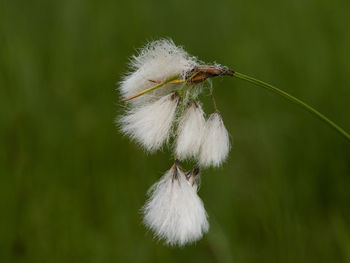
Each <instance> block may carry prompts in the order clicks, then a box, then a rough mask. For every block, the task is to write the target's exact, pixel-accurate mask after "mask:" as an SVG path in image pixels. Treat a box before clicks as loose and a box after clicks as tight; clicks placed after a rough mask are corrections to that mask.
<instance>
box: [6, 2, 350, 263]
mask: <svg viewBox="0 0 350 263" xmlns="http://www.w3.org/2000/svg"><path fill="white" fill-rule="evenodd" d="M349 13H350V2H349V1H348V0H335V1H329V0H290V1H278V0H267V1H261V0H251V1H249V0H248V1H228V0H226V1H209V0H201V1H185V0H179V1H172V2H171V1H161V0H152V1H137V0H128V1H115V0H114V1H113V0H101V1H92V0H91V1H83V0H60V1H35V0H33V1H24V0H21V1H19V0H1V1H0V127H1V128H0V139H1V145H0V179H1V180H0V200H1V201H0V204H1V209H0V211H1V215H0V261H1V262H350V210H349V208H350V207H349V205H350V191H349V185H350V144H349V143H348V142H347V141H346V140H345V139H343V138H342V137H341V136H340V135H339V134H337V133H336V132H335V131H333V130H332V129H330V128H329V127H327V126H326V125H325V124H324V123H322V122H321V121H319V120H318V119H316V118H314V117H313V116H311V115H310V114H309V113H307V112H305V111H303V110H302V109H300V108H299V107H297V106H295V105H293V104H290V103H289V102H287V101H285V100H283V99H282V98H280V97H278V96H276V95H274V94H270V93H268V92H266V91H265V90H263V89H260V88H257V87H254V86H253V85H251V84H249V83H245V82H243V81H240V80H238V79H231V78H218V79H215V80H214V87H215V96H216V99H217V103H218V107H219V108H220V110H221V112H222V115H223V118H224V121H225V124H226V126H227V128H228V129H229V131H230V133H231V135H232V139H233V148H232V151H231V153H230V157H229V160H228V161H227V162H226V163H225V165H224V166H223V167H222V168H220V169H212V170H206V171H204V173H203V178H202V179H203V180H202V187H201V190H200V192H199V194H200V196H201V197H202V199H203V201H204V203H205V206H206V209H207V211H208V213H209V216H210V224H211V228H210V232H209V233H208V234H207V235H206V236H205V237H204V238H203V239H202V240H201V241H199V242H197V243H196V244H195V245H192V246H188V247H185V248H181V249H179V248H168V247H165V246H163V244H162V242H156V241H155V240H153V238H152V233H151V232H149V231H147V230H146V229H145V227H144V226H143V225H142V221H141V214H140V212H139V209H140V207H141V206H142V205H143V203H144V201H145V193H146V191H147V189H148V188H149V187H150V186H151V185H152V184H153V183H154V182H155V181H156V180H157V179H158V178H159V177H160V176H161V175H162V173H163V172H164V171H166V170H167V169H169V167H170V166H171V156H170V152H169V150H164V151H163V152H159V153H157V154H155V155H147V154H145V153H144V152H143V150H142V149H140V148H139V147H137V146H136V145H135V144H134V143H131V142H130V141H129V139H128V138H126V137H123V136H122V135H121V134H120V133H119V131H118V130H117V128H116V127H115V125H114V123H113V122H114V119H115V117H116V116H117V115H118V114H121V113H122V105H121V104H120V103H119V102H118V99H119V98H118V92H117V91H116V90H115V89H116V84H115V83H116V82H117V81H119V80H120V78H121V76H122V74H123V73H124V72H126V71H127V70H128V69H127V65H126V64H127V61H128V57H130V56H131V55H132V54H134V53H135V48H139V47H141V46H142V45H143V44H145V43H146V42H147V41H148V40H153V39H158V38H160V37H171V38H173V39H174V41H175V43H176V44H180V45H183V46H184V47H185V48H186V50H188V51H189V52H190V53H191V54H193V55H196V56H198V57H199V58H200V59H202V60H204V61H208V62H213V61H216V62H218V63H220V64H223V65H227V66H229V67H231V68H233V69H236V70H237V71H240V72H243V73H247V74H249V75H252V76H254V77H257V78H260V79H262V80H265V81H267V82H270V83H273V84H275V85H276V86H278V87H279V88H282V89H283V90H285V91H287V92H290V93H291V94H293V95H296V96H297V97H299V98H301V99H303V100H305V101H306V102H308V103H310V104H311V105H313V106H314V107H316V108H317V109H319V110H320V111H321V112H323V113H325V114H326V115H327V116H329V117H330V118H331V119H333V120H334V121H335V122H337V123H339V124H340V125H341V126H343V127H344V128H345V129H346V130H347V131H349V130H350V118H349V114H350V105H349V98H350V89H349V88H350V78H349V76H350V66H349V63H350V30H349V27H350V20H349ZM208 113H210V112H208Z"/></svg>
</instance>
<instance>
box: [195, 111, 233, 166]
mask: <svg viewBox="0 0 350 263" xmlns="http://www.w3.org/2000/svg"><path fill="white" fill-rule="evenodd" d="M229 151H230V139H229V134H228V132H227V130H226V127H225V125H224V122H223V120H222V118H221V115H220V113H219V112H218V111H217V112H215V113H213V114H211V115H210V116H209V118H208V120H207V121H206V123H205V130H204V133H203V140H202V145H201V149H200V154H199V163H200V165H201V166H202V167H208V166H220V165H221V164H222V163H223V162H224V161H225V159H226V158H227V156H228V153H229Z"/></svg>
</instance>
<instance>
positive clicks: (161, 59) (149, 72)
mask: <svg viewBox="0 0 350 263" xmlns="http://www.w3.org/2000/svg"><path fill="white" fill-rule="evenodd" d="M130 64H131V69H132V72H130V73H129V74H127V75H126V76H125V77H124V79H123V80H122V81H121V82H120V86H119V89H120V92H121V94H122V97H123V98H127V97H130V96H132V95H134V94H136V93H138V92H140V91H142V90H145V89H148V88H150V87H152V86H154V85H155V83H153V82H151V81H150V80H153V81H164V80H166V79H168V78H170V77H173V76H175V75H182V77H184V75H185V74H186V73H187V72H188V71H190V70H192V69H193V68H194V67H195V66H196V65H197V59H196V58H195V57H190V56H189V55H188V54H187V52H186V51H184V50H183V48H182V47H178V46H176V45H175V44H174V42H173V41H172V40H166V39H162V40H157V41H153V42H150V43H148V44H147V45H146V46H145V47H144V48H142V49H141V51H140V53H139V55H138V56H133V57H132V58H131V61H130ZM172 88H174V85H173V84H169V85H166V86H164V87H162V88H159V89H157V90H154V91H152V92H150V93H147V94H145V95H143V96H140V97H138V98H135V99H133V100H132V101H130V102H131V103H133V105H135V104H138V103H143V102H145V101H152V100H155V99H158V98H159V97H160V96H163V95H165V94H167V93H169V92H171V91H172Z"/></svg>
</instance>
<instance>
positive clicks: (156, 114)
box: [119, 93, 179, 152]
mask: <svg viewBox="0 0 350 263" xmlns="http://www.w3.org/2000/svg"><path fill="white" fill-rule="evenodd" d="M178 101H179V96H178V95H176V94H175V93H171V94H169V95H167V96H164V97H162V98H161V99H159V100H157V101H156V102H152V103H149V104H146V105H144V106H140V107H134V108H132V109H130V110H129V112H127V113H126V115H125V116H123V117H122V118H121V119H120V120H119V122H120V124H121V130H122V131H123V132H124V133H125V134H127V135H129V136H130V137H131V138H132V139H134V140H135V141H137V142H139V143H140V144H141V145H142V146H143V147H145V149H146V150H148V151H150V152H154V151H156V150H158V149H159V148H161V147H162V145H163V143H164V142H167V141H168V139H169V135H170V130H171V127H172V123H173V120H174V117H175V112H176V106H177V104H178Z"/></svg>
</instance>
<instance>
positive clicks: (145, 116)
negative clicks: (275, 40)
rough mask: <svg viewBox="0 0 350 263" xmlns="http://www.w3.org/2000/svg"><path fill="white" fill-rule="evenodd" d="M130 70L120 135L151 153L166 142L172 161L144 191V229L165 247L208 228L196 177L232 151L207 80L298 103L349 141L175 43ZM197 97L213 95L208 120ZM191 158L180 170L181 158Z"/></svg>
mask: <svg viewBox="0 0 350 263" xmlns="http://www.w3.org/2000/svg"><path fill="white" fill-rule="evenodd" d="M130 68H131V71H130V72H129V73H127V74H126V75H125V76H124V78H123V80H122V81H121V82H120V85H119V91H120V94H121V96H122V99H121V101H122V102H125V103H126V111H125V113H124V115H123V116H120V117H118V119H117V123H118V125H119V126H120V129H121V131H122V132H123V133H124V134H125V135H127V136H129V137H130V138H131V139H132V140H133V141H135V142H136V143H137V144H139V145H140V146H141V147H142V148H144V149H145V150H146V151H147V152H149V153H154V152H156V151H157V150H160V149H162V147H163V146H165V145H167V146H169V147H171V149H172V150H173V159H174V163H173V165H172V166H171V168H170V169H169V170H168V171H167V172H166V173H165V174H164V176H163V177H162V178H160V180H159V181H158V182H157V183H155V184H154V185H153V186H152V187H151V188H150V190H149V191H148V200H147V202H146V204H145V205H144V206H143V208H142V212H143V215H144V220H143V222H144V224H145V225H146V226H147V227H148V228H150V229H151V230H152V231H153V232H154V234H155V236H156V237H158V238H160V239H163V240H164V241H165V243H166V244H168V245H177V246H184V245H186V244H189V243H192V242H195V241H197V240H199V239H200V238H201V237H202V236H203V234H205V233H206V232H207V231H208V229H209V223H208V216H207V213H206V211H205V208H204V205H203V202H202V200H201V199H200V197H199V196H198V194H197V191H198V189H199V182H200V172H201V170H202V169H204V168H208V167H218V166H221V165H222V164H223V163H224V162H225V160H226V159H227V157H228V154H229V151H230V147H231V145H230V139H229V138H230V137H229V133H228V131H227V130H226V127H225V125H224V121H223V118H222V116H221V113H220V111H219V110H218V109H217V106H216V101H215V98H214V96H213V88H212V85H211V81H210V79H211V78H213V77H216V76H231V77H236V78H239V79H242V80H245V81H248V82H251V83H253V84H255V85H257V86H259V87H263V88H265V89H267V90H269V91H272V92H274V93H276V94H278V95H281V96H282V97H284V98H286V99H288V100H290V101H292V102H294V103H296V104H298V105H300V106H302V107H303V108H304V109H306V110H307V111H309V112H311V113H312V114H314V115H315V116H317V117H318V118H320V119H321V120H323V121H324V122H325V123H327V124H328V125H329V126H331V127H332V128H334V129H335V130H336V131H337V132H339V133H340V134H341V135H343V136H344V137H345V138H346V139H347V140H349V141H350V135H349V134H348V133H347V132H345V131H344V130H343V129H342V128H340V127H339V126H338V125H337V124H335V123H334V122H332V121H331V120H329V119H328V118H327V117H325V116H324V115H323V114H321V113H320V112H318V111H317V110H315V109H314V108H312V107H310V106H309V105H307V104H306V103H304V102H303V101H301V100H299V99H297V98H295V97H293V96H292V95H290V94H288V93H286V92H284V91H282V90H280V89H278V88H276V87H274V86H272V85H270V84H267V83H265V82H263V81H260V80H257V79H255V78H252V77H249V76H247V75H244V74H242V73H239V72H236V71H233V70H230V69H228V68H227V67H224V66H221V65H218V64H214V65H206V64H204V63H203V62H201V61H200V60H198V59H197V58H196V57H194V56H190V55H189V54H188V53H187V52H186V51H185V50H184V49H183V48H182V47H179V46H176V45H175V44H174V42H173V41H172V40H167V39H161V40H158V41H153V42H150V43H148V44H147V45H146V46H145V47H143V48H142V49H141V50H140V52H139V54H138V55H135V56H132V58H131V60H130ZM201 93H209V94H210V95H211V97H212V102H213V109H214V112H212V113H211V114H210V115H209V116H208V117H206V115H205V113H204V111H203V109H202V106H201V101H200V95H201ZM185 160H192V162H194V163H195V165H194V167H193V168H192V169H190V170H189V171H187V172H186V171H184V169H183V168H182V166H181V164H180V161H185Z"/></svg>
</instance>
